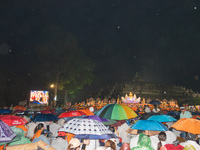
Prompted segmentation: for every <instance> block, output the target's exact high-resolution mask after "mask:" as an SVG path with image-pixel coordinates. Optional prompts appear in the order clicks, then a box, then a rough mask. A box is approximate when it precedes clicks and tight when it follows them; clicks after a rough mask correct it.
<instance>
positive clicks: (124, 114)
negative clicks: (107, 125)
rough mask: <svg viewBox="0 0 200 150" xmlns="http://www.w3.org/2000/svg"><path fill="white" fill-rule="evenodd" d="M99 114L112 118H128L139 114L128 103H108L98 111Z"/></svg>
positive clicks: (102, 116)
mask: <svg viewBox="0 0 200 150" xmlns="http://www.w3.org/2000/svg"><path fill="white" fill-rule="evenodd" d="M97 116H99V117H101V118H106V119H112V120H126V119H131V118H135V117H137V114H136V113H135V112H134V111H133V110H132V109H131V108H130V107H128V106H126V105H120V104H108V105H106V106H104V107H103V108H102V109H101V110H100V111H99V112H98V113H97Z"/></svg>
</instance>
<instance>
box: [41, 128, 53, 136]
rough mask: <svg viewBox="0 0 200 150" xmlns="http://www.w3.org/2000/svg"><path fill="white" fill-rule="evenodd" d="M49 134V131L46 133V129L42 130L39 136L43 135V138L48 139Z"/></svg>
mask: <svg viewBox="0 0 200 150" xmlns="http://www.w3.org/2000/svg"><path fill="white" fill-rule="evenodd" d="M51 134H52V133H51V132H50V131H48V130H47V129H44V130H42V132H41V135H44V136H46V137H48V138H50V137H51Z"/></svg>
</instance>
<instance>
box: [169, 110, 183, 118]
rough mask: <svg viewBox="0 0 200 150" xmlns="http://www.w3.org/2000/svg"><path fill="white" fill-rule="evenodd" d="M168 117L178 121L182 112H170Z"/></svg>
mask: <svg viewBox="0 0 200 150" xmlns="http://www.w3.org/2000/svg"><path fill="white" fill-rule="evenodd" d="M166 115H170V116H172V117H174V118H176V119H180V112H178V111H168V112H167V114H166Z"/></svg>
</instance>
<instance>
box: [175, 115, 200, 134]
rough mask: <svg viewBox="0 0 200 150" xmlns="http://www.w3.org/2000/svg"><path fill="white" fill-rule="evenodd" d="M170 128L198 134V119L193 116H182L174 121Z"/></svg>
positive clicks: (199, 125)
mask: <svg viewBox="0 0 200 150" xmlns="http://www.w3.org/2000/svg"><path fill="white" fill-rule="evenodd" d="M171 127H172V128H175V129H176V130H180V131H185V132H189V133H193V134H200V120H198V119H194V118H182V119H179V120H178V121H177V122H176V123H174V124H173V125H172V126H171Z"/></svg>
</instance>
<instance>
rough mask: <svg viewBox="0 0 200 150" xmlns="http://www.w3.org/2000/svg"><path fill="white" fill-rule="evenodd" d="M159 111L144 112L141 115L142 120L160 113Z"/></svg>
mask: <svg viewBox="0 0 200 150" xmlns="http://www.w3.org/2000/svg"><path fill="white" fill-rule="evenodd" d="M158 114H159V113H154V112H151V113H145V114H143V115H142V116H141V117H140V120H147V119H148V118H149V117H151V116H153V115H158Z"/></svg>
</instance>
